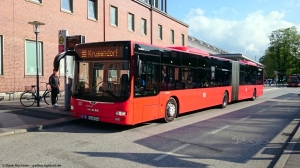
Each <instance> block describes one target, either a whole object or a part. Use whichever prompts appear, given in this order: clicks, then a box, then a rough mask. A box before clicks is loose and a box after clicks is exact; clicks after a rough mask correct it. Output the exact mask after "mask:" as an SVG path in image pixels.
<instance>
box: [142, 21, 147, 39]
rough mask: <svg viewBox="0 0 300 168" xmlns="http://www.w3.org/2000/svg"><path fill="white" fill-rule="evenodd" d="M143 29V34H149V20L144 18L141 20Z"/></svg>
mask: <svg viewBox="0 0 300 168" xmlns="http://www.w3.org/2000/svg"><path fill="white" fill-rule="evenodd" d="M141 29H142V35H147V20H146V19H144V18H142V20H141Z"/></svg>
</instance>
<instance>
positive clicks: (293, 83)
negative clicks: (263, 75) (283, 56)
mask: <svg viewBox="0 0 300 168" xmlns="http://www.w3.org/2000/svg"><path fill="white" fill-rule="evenodd" d="M286 83H287V87H299V86H300V75H297V74H294V75H289V76H288V77H287V81H286Z"/></svg>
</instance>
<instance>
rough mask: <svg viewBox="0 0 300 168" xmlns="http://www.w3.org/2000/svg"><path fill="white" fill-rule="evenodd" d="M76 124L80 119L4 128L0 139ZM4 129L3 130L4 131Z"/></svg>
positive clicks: (63, 119)
mask: <svg viewBox="0 0 300 168" xmlns="http://www.w3.org/2000/svg"><path fill="white" fill-rule="evenodd" d="M78 122H82V119H77V118H72V117H66V118H59V119H55V120H50V121H42V122H37V123H33V124H31V125H22V126H17V127H11V128H5V129H7V130H8V131H4V132H1V133H0V137H1V136H6V135H13V134H19V133H25V132H34V131H39V130H43V129H47V128H53V127H57V126H62V125H68V124H73V123H78ZM5 129H3V130H5Z"/></svg>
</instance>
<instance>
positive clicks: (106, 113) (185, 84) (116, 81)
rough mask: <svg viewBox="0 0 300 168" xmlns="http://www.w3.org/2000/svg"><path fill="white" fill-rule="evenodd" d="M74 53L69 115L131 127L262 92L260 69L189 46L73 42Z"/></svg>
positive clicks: (221, 105)
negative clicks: (74, 44)
mask: <svg viewBox="0 0 300 168" xmlns="http://www.w3.org/2000/svg"><path fill="white" fill-rule="evenodd" d="M66 55H68V56H70V55H71V56H74V57H75V59H74V60H75V61H74V72H73V73H74V79H73V82H72V83H73V85H72V96H71V100H70V102H71V110H70V113H71V116H73V117H77V118H83V119H89V120H94V121H100V122H107V123H114V124H121V125H134V124H138V123H142V122H147V121H151V120H155V119H165V121H166V122H171V121H173V120H174V119H175V118H176V117H178V115H180V114H183V113H187V112H190V111H195V110H198V109H203V108H207V107H212V106H220V107H222V108H225V107H226V106H227V104H228V103H230V102H233V101H239V100H244V99H252V100H255V99H256V97H257V96H260V95H262V94H263V87H264V86H263V67H261V66H259V65H257V64H255V63H253V62H247V61H234V60H230V59H225V58H220V57H214V56H210V55H209V53H207V52H205V51H201V50H197V49H194V48H188V47H158V46H154V45H150V44H146V43H140V42H134V41H112V42H97V43H86V44H78V45H76V46H75V51H67V52H64V53H61V54H59V55H58V56H56V58H55V60H54V68H55V69H58V67H59V61H60V59H62V58H64V57H65V56H66Z"/></svg>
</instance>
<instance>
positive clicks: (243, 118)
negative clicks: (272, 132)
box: [241, 116, 251, 121]
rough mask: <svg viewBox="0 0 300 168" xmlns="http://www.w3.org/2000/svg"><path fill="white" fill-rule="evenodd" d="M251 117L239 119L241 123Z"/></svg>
mask: <svg viewBox="0 0 300 168" xmlns="http://www.w3.org/2000/svg"><path fill="white" fill-rule="evenodd" d="M250 117H251V116H248V117H245V118H242V119H241V121H244V120H246V119H248V118H250Z"/></svg>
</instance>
